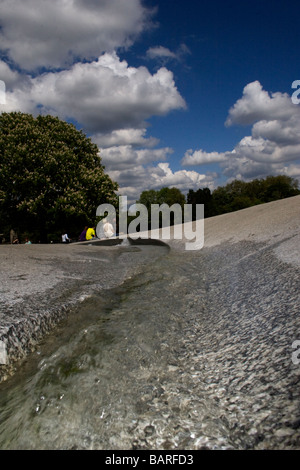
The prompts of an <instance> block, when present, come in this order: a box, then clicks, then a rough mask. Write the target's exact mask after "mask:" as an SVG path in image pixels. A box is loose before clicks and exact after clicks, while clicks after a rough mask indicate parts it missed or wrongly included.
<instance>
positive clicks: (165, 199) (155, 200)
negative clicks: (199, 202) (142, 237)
mask: <svg viewBox="0 0 300 470" xmlns="http://www.w3.org/2000/svg"><path fill="white" fill-rule="evenodd" d="M185 202H186V201H185V196H184V194H182V193H181V192H180V190H179V189H177V188H166V187H165V188H162V189H160V190H158V191H155V190H154V189H150V190H149V191H143V192H142V193H141V195H140V198H139V200H138V201H137V203H139V204H143V205H144V206H145V207H146V208H147V211H148V225H149V228H150V226H151V205H152V204H158V205H159V206H161V205H162V204H167V205H168V206H169V207H171V206H173V204H179V205H180V206H181V207H182V208H183V206H184V204H185ZM182 215H183V211H182ZM160 216H161V214H160ZM133 218H134V217H133ZM131 220H132V219H131ZM173 223H174V214H173V212H171V213H170V225H173ZM160 226H161V217H160Z"/></svg>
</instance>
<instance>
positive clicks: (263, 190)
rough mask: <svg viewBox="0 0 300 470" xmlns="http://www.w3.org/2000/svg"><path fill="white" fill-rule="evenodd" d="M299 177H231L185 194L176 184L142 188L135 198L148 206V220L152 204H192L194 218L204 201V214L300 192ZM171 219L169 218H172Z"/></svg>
mask: <svg viewBox="0 0 300 470" xmlns="http://www.w3.org/2000/svg"><path fill="white" fill-rule="evenodd" d="M298 185H299V183H298V181H297V180H296V179H293V178H291V177H289V176H285V175H279V176H267V177H266V178H264V179H263V178H262V179H255V180H252V181H250V182H245V181H241V180H234V181H232V182H231V183H228V184H227V185H226V186H220V187H218V188H217V189H215V190H214V191H211V190H210V189H209V188H203V189H198V190H196V191H194V190H193V189H190V190H189V192H188V194H187V197H185V196H184V194H182V193H181V191H179V189H177V188H162V189H160V190H158V191H155V190H153V189H151V190H149V191H143V192H142V194H141V196H140V199H139V200H138V201H137V202H138V203H141V204H143V205H145V206H146V207H147V209H148V214H149V222H150V212H151V204H160V205H161V204H163V203H165V204H168V206H172V205H173V204H180V205H181V206H182V207H183V205H184V204H186V203H187V204H192V205H193V206H194V207H193V218H195V213H196V204H204V217H205V218H207V217H213V216H215V215H220V214H225V213H227V212H233V211H237V210H240V209H245V208H246V207H251V206H255V205H257V204H263V203H266V202H271V201H276V200H278V199H284V198H287V197H291V196H297V195H298V194H300V190H299V189H298ZM171 223H172V220H171Z"/></svg>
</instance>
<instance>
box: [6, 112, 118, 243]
mask: <svg viewBox="0 0 300 470" xmlns="http://www.w3.org/2000/svg"><path fill="white" fill-rule="evenodd" d="M117 189H118V185H117V184H116V183H114V182H113V181H112V180H111V179H110V178H109V176H108V175H106V174H105V173H104V167H103V166H102V165H101V158H100V157H99V155H98V148H97V146H96V145H95V144H94V143H92V141H91V140H90V139H89V138H87V137H86V136H85V135H84V133H83V132H82V131H78V130H77V129H76V128H75V126H74V125H72V124H68V123H66V122H64V121H61V120H60V119H58V118H56V117H52V116H38V117H37V118H34V117H33V116H31V115H30V114H23V113H15V112H13V113H3V114H1V115H0V223H1V231H4V230H6V231H7V230H9V229H10V228H15V229H17V231H18V232H19V233H22V232H25V231H27V232H29V233H32V234H34V237H35V238H39V239H42V241H46V237H47V234H49V233H52V234H53V233H57V232H60V231H62V230H68V231H69V232H72V231H75V233H76V234H78V233H80V231H81V229H82V226H83V225H85V224H91V223H93V222H94V220H95V216H96V209H97V207H98V205H100V204H102V203H104V202H107V203H110V204H113V205H117V202H118V201H117V196H116V194H115V191H116V190H117Z"/></svg>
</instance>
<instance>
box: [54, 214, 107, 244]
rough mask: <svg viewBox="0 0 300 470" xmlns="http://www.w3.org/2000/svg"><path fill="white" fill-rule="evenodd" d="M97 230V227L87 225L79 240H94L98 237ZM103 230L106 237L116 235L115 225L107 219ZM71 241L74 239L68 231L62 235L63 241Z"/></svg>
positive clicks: (104, 221)
mask: <svg viewBox="0 0 300 470" xmlns="http://www.w3.org/2000/svg"><path fill="white" fill-rule="evenodd" d="M95 230H96V227H88V226H85V227H84V230H83V231H82V232H81V234H80V235H79V241H80V242H85V241H88V240H93V238H97V236H96V231H95ZM103 232H104V236H105V237H106V238H111V237H112V236H113V235H115V231H114V227H113V225H112V224H111V223H110V222H109V221H108V220H107V219H104V220H103ZM71 241H72V240H71V239H70V238H69V237H68V234H67V233H64V234H63V235H62V242H63V243H70V242H71Z"/></svg>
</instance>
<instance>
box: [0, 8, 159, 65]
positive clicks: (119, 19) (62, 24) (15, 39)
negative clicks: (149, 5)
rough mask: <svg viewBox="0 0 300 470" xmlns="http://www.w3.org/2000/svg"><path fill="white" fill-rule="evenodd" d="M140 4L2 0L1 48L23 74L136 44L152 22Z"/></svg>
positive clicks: (91, 57)
mask: <svg viewBox="0 0 300 470" xmlns="http://www.w3.org/2000/svg"><path fill="white" fill-rule="evenodd" d="M150 16H151V12H150V10H147V9H146V8H145V7H144V6H143V5H142V2H141V1H140V0H126V1H124V0H101V1H99V0H63V1H62V0H51V1H49V0H22V1H20V0H1V17H0V18H1V19H0V26H1V29H0V44H1V46H0V47H1V49H2V51H5V52H6V54H7V55H8V57H9V58H10V60H12V61H13V62H14V63H15V64H17V65H18V66H20V67H21V68H22V69H23V70H34V69H37V68H39V67H46V68H56V67H62V66H63V67H64V66H65V65H66V64H72V63H73V61H74V59H76V60H83V59H84V60H91V59H94V58H96V57H98V56H99V55H100V54H101V53H103V52H111V51H113V50H115V49H117V48H119V47H128V46H130V45H131V44H132V43H133V41H134V39H135V38H136V37H137V36H138V35H139V34H140V33H141V32H142V31H143V30H145V29H146V28H147V27H148V26H149V24H150Z"/></svg>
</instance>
